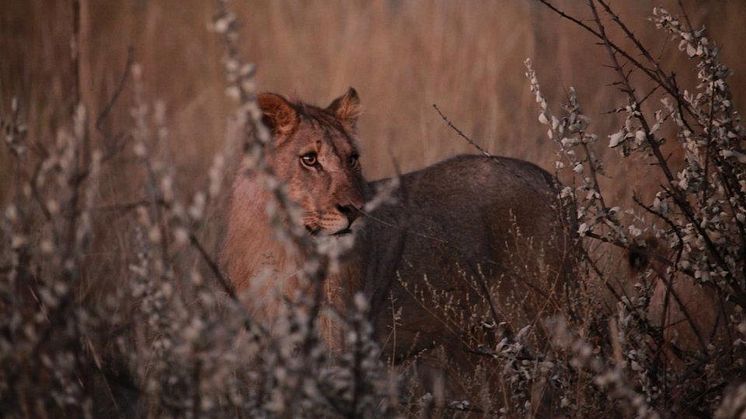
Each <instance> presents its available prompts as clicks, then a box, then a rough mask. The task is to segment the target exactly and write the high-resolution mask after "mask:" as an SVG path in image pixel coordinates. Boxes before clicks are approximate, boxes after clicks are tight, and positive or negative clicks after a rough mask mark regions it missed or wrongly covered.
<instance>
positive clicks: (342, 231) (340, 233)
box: [332, 227, 352, 236]
mask: <svg viewBox="0 0 746 419" xmlns="http://www.w3.org/2000/svg"><path fill="white" fill-rule="evenodd" d="M351 233H352V230H350V227H347V228H345V229H342V230H339V231H338V232H336V233H334V234H332V236H346V235H348V234H351Z"/></svg>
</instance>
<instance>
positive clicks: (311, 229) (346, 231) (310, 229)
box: [305, 226, 352, 237]
mask: <svg viewBox="0 0 746 419" xmlns="http://www.w3.org/2000/svg"><path fill="white" fill-rule="evenodd" d="M305 227H306V231H308V234H310V235H311V236H313V237H316V236H318V235H319V234H321V231H322V229H321V228H319V227H311V226H305ZM348 234H352V229H350V227H349V226H347V227H345V228H343V229H342V230H339V231H337V232H334V233H331V234H329V236H335V237H341V236H346V235H348Z"/></svg>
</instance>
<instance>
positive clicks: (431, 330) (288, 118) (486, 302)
mask: <svg viewBox="0 0 746 419" xmlns="http://www.w3.org/2000/svg"><path fill="white" fill-rule="evenodd" d="M260 106H261V107H262V109H263V110H264V112H265V118H267V119H268V120H267V123H268V124H269V125H270V127H271V128H273V132H274V133H275V140H274V141H275V144H274V147H273V148H272V150H271V152H270V153H269V163H270V166H271V167H273V169H274V170H275V172H276V173H277V175H278V176H279V177H280V179H281V180H283V181H285V182H287V184H288V190H289V194H290V198H292V199H293V200H295V201H296V202H298V203H299V204H300V206H301V207H302V208H303V209H304V210H305V211H306V212H307V213H309V214H310V213H315V212H318V211H321V212H324V214H322V215H320V216H319V217H316V218H317V219H314V218H313V217H310V218H309V219H308V223H310V224H307V226H308V227H309V228H310V229H312V230H316V229H317V227H320V224H323V223H319V219H325V218H329V217H331V218H334V217H336V216H338V215H339V214H336V215H335V210H334V207H335V206H336V205H340V204H347V203H352V204H353V205H354V206H356V207H357V208H360V207H361V206H362V200H363V199H370V198H371V197H372V195H373V194H374V193H375V190H376V189H377V188H378V187H379V186H380V185H382V184H383V182H384V181H378V182H370V183H367V182H364V181H363V179H362V176H361V175H360V172H359V170H356V169H353V168H352V167H351V166H352V164H347V165H345V162H350V161H351V160H350V158H351V156H355V155H356V154H357V151H356V150H357V149H356V146H355V143H354V125H355V120H356V118H357V115H358V114H359V109H358V108H357V95H356V94H355V93H354V91H352V90H351V92H348V94H347V95H345V96H343V97H341V98H340V99H337V100H335V101H334V102H333V103H332V105H330V106H329V107H328V108H326V109H320V108H317V107H313V106H310V105H306V104H302V103H289V102H286V101H285V100H284V99H283V98H281V97H279V96H277V95H271V96H270V97H264V98H263V99H262V97H260ZM309 146H312V147H311V148H313V149H314V150H317V152H318V156H319V159H321V158H322V157H323V156H325V159H324V160H325V161H324V162H322V166H323V167H324V172H325V173H326V175H325V176H326V181H324V182H321V183H319V182H318V181H317V180H318V179H317V178H318V177H311V176H309V174H314V175H315V174H318V173H316V172H309V171H308V170H306V169H307V168H303V167H302V165H301V164H300V163H299V161H298V158H299V156H301V155H302V153H304V152H305V151H304V150H306V149H308V147H309ZM314 147H315V148H314ZM557 192H558V190H557V187H556V182H555V180H554V179H553V178H552V176H550V175H549V174H548V173H547V172H545V171H544V170H542V169H540V168H539V167H537V166H535V165H533V164H530V163H527V162H524V161H520V160H515V159H509V158H500V157H483V156H459V157H456V158H453V159H449V160H446V161H444V162H441V163H438V164H436V165H433V166H430V167H428V168H425V169H423V170H420V171H417V172H413V173H409V174H406V175H404V176H402V178H401V187H400V188H399V190H398V192H397V193H396V202H395V203H388V204H386V205H383V206H381V207H379V208H378V209H376V210H375V211H374V212H373V213H372V214H368V215H367V216H364V217H362V218H363V219H362V220H360V221H357V222H356V226H358V228H357V230H358V231H357V233H356V237H355V248H354V249H353V250H352V252H351V253H352V254H351V255H348V257H347V258H346V262H345V263H344V264H343V268H342V269H341V271H340V272H339V273H338V274H335V275H331V276H330V277H328V278H326V281H325V291H326V293H325V297H326V303H327V304H328V305H330V306H332V307H333V308H334V309H336V310H337V311H339V312H340V313H345V312H346V311H347V306H349V302H350V297H351V296H352V295H354V293H355V292H358V291H362V292H364V294H365V295H366V296H367V297H368V298H369V300H370V302H371V319H372V321H373V324H374V328H375V331H376V335H377V338H378V339H379V340H380V341H381V343H382V344H383V346H384V349H385V352H386V354H387V356H389V357H391V358H392V360H393V361H395V362H397V363H400V362H406V361H407V360H410V359H413V357H414V358H417V359H420V360H425V361H424V362H422V365H426V366H432V365H435V368H436V369H438V368H439V369H440V370H446V373H448V371H447V370H448V369H459V368H463V367H467V368H474V366H475V365H476V364H478V363H479V360H480V359H481V358H480V357H479V356H475V355H473V353H471V351H473V350H474V348H475V347H476V346H477V345H478V344H480V342H479V341H480V340H484V339H488V341H483V342H481V343H483V344H484V343H486V344H490V345H491V344H493V343H494V340H495V339H500V338H501V337H502V336H503V335H505V336H507V335H509V334H511V333H514V332H516V331H518V330H519V329H520V328H522V327H523V326H526V325H534V326H535V327H536V328H537V329H538V330H539V336H546V334H543V333H542V332H541V329H542V327H543V323H542V322H541V319H543V318H546V317H549V316H551V315H553V314H555V313H560V312H563V311H565V309H566V308H567V305H568V290H570V289H573V288H574V283H575V278H574V277H573V276H572V269H573V266H574V265H573V263H574V258H573V246H575V245H576V243H575V240H576V239H575V226H573V225H568V223H567V221H566V220H567V219H568V217H567V215H568V214H567V211H568V210H569V208H568V207H563V206H562V205H561V203H560V202H559V200H558V199H557ZM267 201H268V197H267V194H266V193H265V192H263V187H262V181H261V179H260V178H259V177H257V175H252V174H250V173H249V174H246V173H240V174H239V175H238V176H237V178H236V181H235V183H234V186H233V196H232V205H231V208H230V213H229V219H228V234H227V236H226V240H225V246H224V248H223V252H222V261H223V265H224V266H225V268H226V270H227V272H228V274H229V276H230V278H231V280H232V281H233V284H234V286H235V287H236V289H237V290H238V291H239V292H241V291H245V290H250V291H249V292H250V293H251V295H248V296H247V300H246V301H247V304H248V305H249V307H250V309H252V311H253V312H254V314H255V315H256V316H257V317H258V319H259V320H260V321H262V322H264V323H271V322H272V321H273V316H274V315H275V309H276V308H277V307H278V305H279V303H280V299H281V298H290V299H293V298H295V296H296V294H297V293H298V292H304V290H303V287H301V286H300V285H299V283H298V281H297V278H296V277H295V275H294V273H295V272H297V270H298V269H300V266H301V262H302V261H300V260H296V259H294V258H293V257H291V256H288V255H287V254H286V252H285V249H284V247H283V246H282V245H281V244H280V243H278V242H277V240H276V239H275V234H274V233H273V231H272V228H271V226H270V223H269V220H268V219H267V216H266V210H265V209H266V205H267ZM570 218H572V217H570ZM329 225H333V226H336V227H335V228H337V227H339V226H340V225H342V224H339V223H338V222H334V223H330V224H329ZM321 227H322V228H321V230H322V231H323V230H324V228H323V226H321ZM264 270H267V271H269V272H271V275H269V276H268V278H269V281H268V282H267V283H266V284H265V285H263V286H259V287H257V286H255V284H254V281H256V279H255V278H256V276H257V275H258V274H259V273H260V272H262V271H264ZM425 277H426V278H427V280H425ZM274 289H279V291H280V292H279V293H273V292H272V290H274ZM416 290H426V291H425V292H424V294H419V295H418V294H417V292H416ZM485 291H486V292H487V294H489V296H490V297H489V298H487V299H485V298H483V297H484V295H485ZM443 292H448V295H449V296H450V297H451V298H452V299H453V300H452V301H453V304H454V305H455V307H454V308H451V309H450V310H451V313H450V314H449V313H438V308H437V304H435V303H434V302H433V301H429V300H428V299H429V298H431V297H432V295H433V294H437V293H443ZM433 298H434V297H433ZM490 301H491V303H490ZM399 310H401V316H400V317H399V320H398V321H396V322H394V321H393V319H394V317H395V316H394V314H395V313H396V312H398V311H399ZM454 313H455V314H454ZM453 315H455V316H456V317H459V316H461V317H462V318H463V319H466V320H468V319H469V318H470V317H469V316H474V317H473V318H485V319H488V320H489V321H490V322H494V324H493V325H492V326H491V327H493V328H494V329H489V328H482V327H481V325H476V326H475V327H476V329H479V330H467V328H468V327H470V326H468V325H465V324H461V323H459V321H454V320H453V319H449V316H453ZM322 327H323V328H327V329H329V328H335V327H339V326H338V325H335V324H333V323H332V322H324V323H323V324H322ZM498 329H499V334H501V335H498ZM322 332H323V333H324V335H325V336H327V337H332V340H334V339H335V338H336V339H337V341H336V342H331V343H330V346H332V347H337V348H338V347H340V346H341V342H340V341H339V340H338V339H339V337H341V336H342V334H341V333H339V331H338V330H337V331H330V330H322ZM490 336H491V337H490ZM490 339H491V340H492V341H489V340H490ZM544 343H545V342H544ZM434 348H444V349H445V352H446V354H447V355H446V358H447V360H446V361H445V362H443V360H442V359H440V360H434V361H433V362H432V363H430V362H429V361H427V359H429V358H428V355H427V353H428V351H432V350H433V349H434ZM433 359H434V358H433ZM428 364H430V365H428ZM494 373H498V372H494ZM459 385H460V384H459V383H454V384H453V387H459ZM461 390H466V389H465V388H462V389H461Z"/></svg>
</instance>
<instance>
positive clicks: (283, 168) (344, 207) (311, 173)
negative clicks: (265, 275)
mask: <svg viewBox="0 0 746 419" xmlns="http://www.w3.org/2000/svg"><path fill="white" fill-rule="evenodd" d="M258 103H259V108H260V109H261V110H262V112H263V122H264V123H265V125H267V127H269V128H270V130H271V131H272V136H273V144H272V147H271V149H270V151H269V152H268V154H267V157H268V163H269V165H270V167H271V168H272V170H273V171H274V173H275V175H276V176H277V177H278V178H279V180H281V181H283V182H284V183H285V184H286V185H287V187H288V195H289V197H290V198H291V199H292V200H293V201H295V202H296V203H297V204H298V205H300V207H301V209H302V210H303V223H304V225H305V227H306V229H308V231H310V232H311V233H312V234H316V233H319V234H326V235H335V234H345V233H348V232H350V227H351V225H352V223H353V222H354V221H355V219H356V218H357V217H358V215H359V214H360V210H361V209H362V207H363V204H364V198H363V187H364V181H363V177H362V173H361V170H360V162H359V157H360V155H359V153H358V149H357V146H356V144H355V123H356V121H357V117H358V115H359V114H360V105H359V103H360V101H359V99H358V95H357V92H355V89H353V88H350V89H349V90H348V91H347V93H346V94H344V95H343V96H341V97H339V98H337V99H335V100H334V101H333V102H332V103H331V104H330V105H329V106H327V107H326V108H323V109H322V108H319V107H316V106H311V105H307V104H304V103H300V102H299V103H293V102H290V101H288V100H287V99H286V98H284V97H283V96H280V95H277V94H274V93H263V94H260V95H259V97H258Z"/></svg>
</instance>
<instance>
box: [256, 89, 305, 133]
mask: <svg viewBox="0 0 746 419" xmlns="http://www.w3.org/2000/svg"><path fill="white" fill-rule="evenodd" d="M257 102H258V103H259V109H261V110H262V113H263V114H264V115H263V116H262V122H264V124H265V125H266V126H267V127H268V128H269V129H270V130H272V133H273V134H275V135H284V134H288V133H289V132H290V131H292V130H293V128H295V126H296V125H297V124H298V113H297V112H296V111H295V109H293V106H292V105H291V104H290V102H288V101H287V99H285V98H284V97H282V96H280V95H277V94H274V93H260V94H259V96H257Z"/></svg>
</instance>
